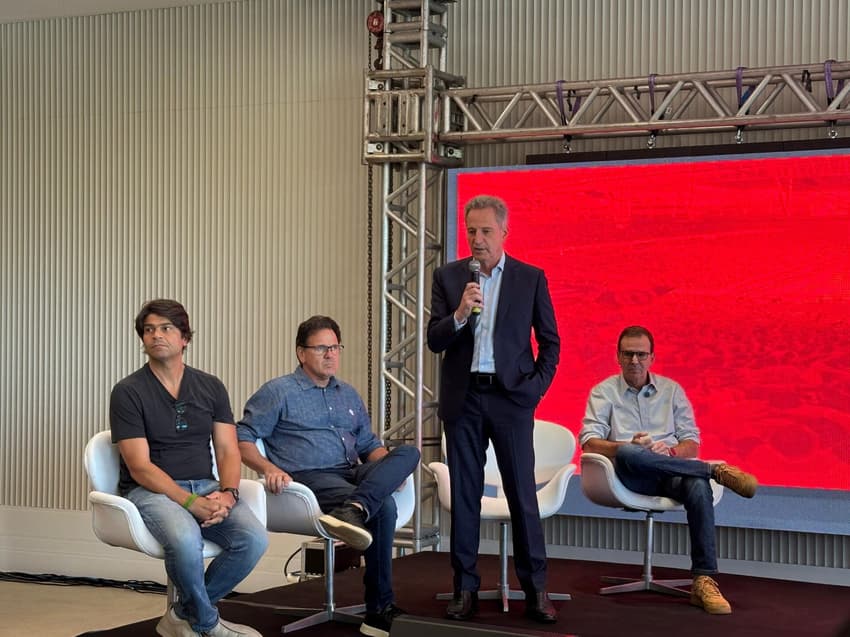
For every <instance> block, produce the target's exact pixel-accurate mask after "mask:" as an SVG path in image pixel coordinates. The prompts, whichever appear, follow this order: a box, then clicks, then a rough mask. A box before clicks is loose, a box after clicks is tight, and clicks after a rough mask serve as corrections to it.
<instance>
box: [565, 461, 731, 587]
mask: <svg viewBox="0 0 850 637" xmlns="http://www.w3.org/2000/svg"><path fill="white" fill-rule="evenodd" d="M581 488H582V491H584V494H585V495H586V496H587V497H588V499H589V500H591V501H592V502H595V503H596V504H599V505H602V506H606V507H616V508H620V509H625V510H627V511H643V512H645V513H646V521H645V524H644V528H645V531H646V532H645V537H644V551H643V575H642V576H641V578H640V579H633V578H626V577H603V578H602V581H603V582H606V583H610V584H614V585H613V586H607V587H603V588H601V589H600V590H599V592H600V593H601V594H602V595H610V594H613V593H629V592H633V591H655V592H656V593H665V594H667V595H675V596H679V597H684V596H688V595H690V591H687V590H683V589H681V588H679V587H680V586H689V585H690V584H691V579H669V580H657V579H654V578H653V576H652V542H653V520H654V518H655V514H656V513H663V512H665V511H684V509H685V507H684V506H682V504H681V503H680V502H678V501H676V500H673V499H671V498H665V497H661V496H651V495H642V494H640V493H635V492H634V491H630V490H629V489H627V488H626V487H625V486H624V485H623V483H622V482H621V481H620V479H619V478H618V477H617V474H616V473H615V472H614V464H613V463H612V462H611V459H610V458H608V457H606V456H603V455H601V454H598V453H583V454H582V455H581ZM711 491H712V494H713V495H714V505H715V506H717V503H718V502H719V501H720V498H722V497H723V487H722V486H720V485H719V484H717V483H716V482H715V481H714V480H711Z"/></svg>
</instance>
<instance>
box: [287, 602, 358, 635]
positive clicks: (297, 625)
mask: <svg viewBox="0 0 850 637" xmlns="http://www.w3.org/2000/svg"><path fill="white" fill-rule="evenodd" d="M365 610H366V606H364V605H363V604H360V605H358V606H343V607H342V608H337V609H332V610H328V609H321V608H289V607H286V606H276V607H275V608H274V612H275V614H276V615H294V616H296V617H299V616H303V617H302V618H301V619H297V620H295V621H294V622H290V623H288V624H284V625H283V626H281V627H280V632H282V633H284V634H285V633H293V632H295V631H296V630H301V629H302V628H309V627H310V626H318V625H319V624H325V623H327V622H341V623H344V624H362V623H363V615H362V613H363V612H365Z"/></svg>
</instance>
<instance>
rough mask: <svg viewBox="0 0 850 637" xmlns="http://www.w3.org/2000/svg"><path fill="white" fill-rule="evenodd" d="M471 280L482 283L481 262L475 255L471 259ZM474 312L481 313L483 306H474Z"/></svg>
mask: <svg viewBox="0 0 850 637" xmlns="http://www.w3.org/2000/svg"><path fill="white" fill-rule="evenodd" d="M469 281H470V283H474V284H475V285H478V286H480V285H481V262H480V261H479V260H478V259H476V258H475V257H472V259H470V260H469ZM472 313H473V314H481V306H480V305H475V306H473V308H472Z"/></svg>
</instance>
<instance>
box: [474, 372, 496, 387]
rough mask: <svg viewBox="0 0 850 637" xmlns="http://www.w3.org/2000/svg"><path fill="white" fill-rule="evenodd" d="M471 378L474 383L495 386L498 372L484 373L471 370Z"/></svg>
mask: <svg viewBox="0 0 850 637" xmlns="http://www.w3.org/2000/svg"><path fill="white" fill-rule="evenodd" d="M469 380H470V382H471V383H472V384H473V385H479V386H484V387H495V386H496V384H497V382H498V381H497V380H496V374H484V373H481V372H471V373H470V374H469Z"/></svg>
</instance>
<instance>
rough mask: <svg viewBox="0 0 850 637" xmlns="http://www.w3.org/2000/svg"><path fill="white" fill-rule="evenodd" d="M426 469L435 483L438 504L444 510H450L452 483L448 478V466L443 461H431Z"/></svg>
mask: <svg viewBox="0 0 850 637" xmlns="http://www.w3.org/2000/svg"><path fill="white" fill-rule="evenodd" d="M428 470H429V471H430V472H431V474H432V475H433V476H434V480H435V481H436V483H437V498H438V499H439V500H440V506H441V507H443V508H444V509H445V510H446V511H451V510H452V485H451V480H450V479H449V467H448V465H447V464H445V463H443V462H431V463H429V464H428Z"/></svg>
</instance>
